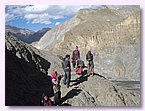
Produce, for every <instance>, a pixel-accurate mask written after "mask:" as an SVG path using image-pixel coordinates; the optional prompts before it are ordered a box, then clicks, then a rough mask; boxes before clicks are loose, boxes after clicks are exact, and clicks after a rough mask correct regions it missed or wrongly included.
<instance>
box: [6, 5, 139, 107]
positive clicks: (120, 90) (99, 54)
mask: <svg viewBox="0 0 145 111" xmlns="http://www.w3.org/2000/svg"><path fill="white" fill-rule="evenodd" d="M76 45H77V46H78V47H79V50H80V53H81V59H82V60H84V62H85V64H87V61H86V58H85V57H86V53H87V52H88V51H89V50H91V51H92V53H93V55H94V65H95V66H94V67H95V69H94V70H95V74H94V76H93V77H88V76H78V75H76V74H75V72H74V70H72V72H71V83H70V85H71V87H70V88H66V87H65V86H64V85H63V82H62V81H61V93H62V94H61V96H62V98H61V100H62V105H63V106H65V105H67V106H140V105H141V91H140V77H141V75H140V53H141V52H140V7H139V6H102V7H99V8H97V9H91V8H90V9H80V10H79V11H78V12H77V14H76V15H75V16H74V17H73V18H71V19H70V20H67V21H66V22H64V23H62V24H60V25H58V26H57V27H55V28H52V29H51V30H50V29H44V30H43V29H42V30H41V31H38V32H33V31H30V30H27V29H23V30H20V29H17V28H14V27H10V26H6V36H5V51H6V65H5V67H6V76H5V77H6V105H7V106H19V105H20V106H28V105H31V106H32V105H40V99H41V96H42V93H43V92H47V93H48V94H49V95H50V97H52V96H53V89H52V83H51V78H50V75H51V73H52V72H53V71H57V72H58V73H59V74H63V73H64V72H63V69H62V66H61V62H62V60H61V59H60V57H64V56H65V55H66V54H70V55H71V54H72V50H73V49H74V48H75V46H76ZM20 88H21V90H20Z"/></svg>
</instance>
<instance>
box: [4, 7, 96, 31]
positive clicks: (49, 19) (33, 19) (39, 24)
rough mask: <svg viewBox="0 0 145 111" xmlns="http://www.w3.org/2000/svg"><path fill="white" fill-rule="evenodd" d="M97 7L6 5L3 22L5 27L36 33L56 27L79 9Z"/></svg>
mask: <svg viewBox="0 0 145 111" xmlns="http://www.w3.org/2000/svg"><path fill="white" fill-rule="evenodd" d="M97 7H98V6H96V5H75V6H64V5H6V7H5V21H6V24H7V25H12V26H16V27H20V28H26V29H30V30H34V31H37V30H40V29H42V28H44V27H50V28H53V27H56V26H57V25H59V24H61V23H63V22H65V21H66V20H68V19H70V18H72V17H73V16H74V15H75V14H76V12H77V11H78V10H80V9H83V8H97Z"/></svg>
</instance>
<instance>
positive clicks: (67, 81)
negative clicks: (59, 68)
mask: <svg viewBox="0 0 145 111" xmlns="http://www.w3.org/2000/svg"><path fill="white" fill-rule="evenodd" d="M63 70H64V72H65V74H64V85H66V86H67V88H68V87H69V85H70V79H71V65H70V55H66V57H65V59H64V61H63Z"/></svg>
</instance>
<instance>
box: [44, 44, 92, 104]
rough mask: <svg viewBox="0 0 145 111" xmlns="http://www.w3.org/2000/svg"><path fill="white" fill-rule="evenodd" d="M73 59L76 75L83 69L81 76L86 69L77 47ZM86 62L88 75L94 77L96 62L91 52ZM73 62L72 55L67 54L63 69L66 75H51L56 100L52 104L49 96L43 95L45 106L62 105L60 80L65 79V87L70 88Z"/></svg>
mask: <svg viewBox="0 0 145 111" xmlns="http://www.w3.org/2000/svg"><path fill="white" fill-rule="evenodd" d="M71 59H72V61H71V62H72V66H73V68H74V70H75V71H76V73H79V69H80V67H81V70H80V74H81V72H82V68H83V67H84V62H83V61H82V60H81V59H80V51H79V50H78V46H76V47H75V49H74V50H73V52H72V58H71ZM86 60H87V61H88V65H87V68H88V70H87V73H88V75H90V76H93V75H94V62H93V54H92V53H91V51H88V52H87V54H86ZM71 62H70V55H68V54H67V55H66V56H65V57H64V58H63V62H62V68H63V70H64V75H63V76H62V75H58V73H57V71H55V72H53V73H52V74H51V78H52V84H53V91H54V100H53V102H52V101H51V99H50V98H49V97H48V96H45V95H43V97H42V103H43V105H46V106H49V105H54V106H59V105H61V91H60V87H61V86H60V80H61V78H62V77H64V79H63V83H64V85H66V87H67V88H69V87H70V80H71Z"/></svg>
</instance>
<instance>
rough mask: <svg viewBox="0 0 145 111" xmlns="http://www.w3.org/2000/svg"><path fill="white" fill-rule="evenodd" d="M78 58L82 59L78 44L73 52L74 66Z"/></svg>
mask: <svg viewBox="0 0 145 111" xmlns="http://www.w3.org/2000/svg"><path fill="white" fill-rule="evenodd" d="M78 59H80V51H79V50H78V46H76V48H75V49H74V50H73V53H72V65H73V68H75V66H76V62H77V60H78Z"/></svg>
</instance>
